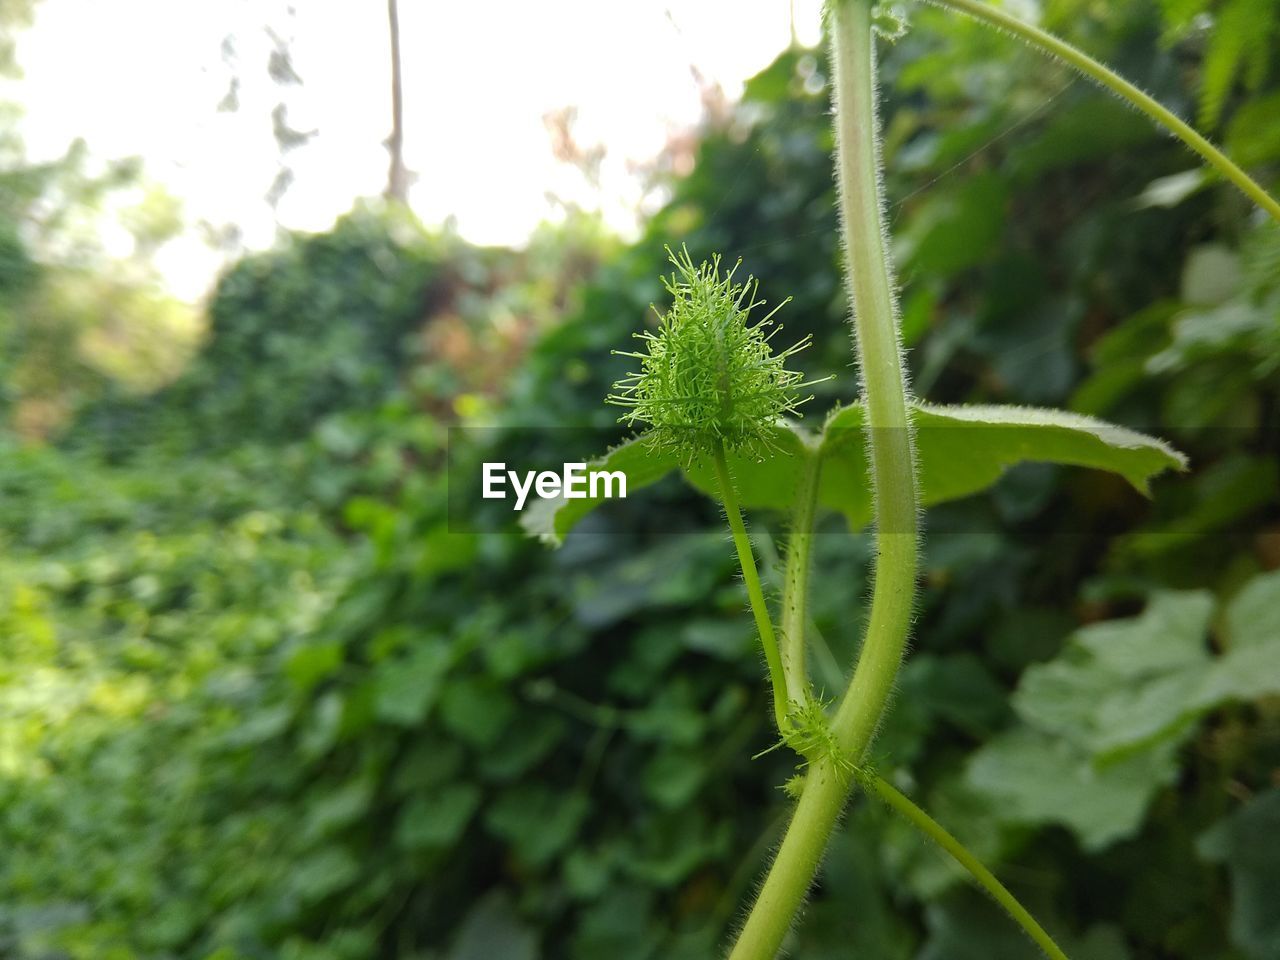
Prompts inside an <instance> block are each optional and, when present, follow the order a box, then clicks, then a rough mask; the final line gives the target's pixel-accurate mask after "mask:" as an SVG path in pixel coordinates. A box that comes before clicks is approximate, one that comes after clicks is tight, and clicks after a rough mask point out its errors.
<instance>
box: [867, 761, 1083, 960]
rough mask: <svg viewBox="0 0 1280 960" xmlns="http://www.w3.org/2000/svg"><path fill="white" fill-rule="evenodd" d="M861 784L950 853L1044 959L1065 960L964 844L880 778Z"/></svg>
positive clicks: (874, 777)
mask: <svg viewBox="0 0 1280 960" xmlns="http://www.w3.org/2000/svg"><path fill="white" fill-rule="evenodd" d="M865 784H866V786H867V789H869V790H874V791H875V793H876V795H877V796H879V797H880V799H881V800H883V801H884V802H885V803H887V804H888V805H889V806H890V807H892V808H893V809H894V810H895V811H897V812H898V813H899V814H901V815H902V816H903V817H904V818H906V820H907V821H909V822H910V823H911V825H912V826H914V827H916V828H917V829H918V830H920V831H921V832H922V833H924V834H925V835H927V836H928V837H929V838H930V839H932V840H933V841H934V842H935V843H936V844H937V845H938V846H940V847H941V848H942V849H943V850H945V851H946V852H947V853H949V854H951V856H952V857H953V858H954V859H955V861H956V863H958V864H960V866H962V867H964V868H965V869H966V870H968V871H969V873H970V875H971V876H972V877H973V879H974V880H976V881H977V882H978V884H979V885H980V886H981V887H982V889H983V890H985V891H986V892H987V893H988V894H989V895H990V896H991V899H993V900H994V901H995V902H996V903H997V904H999V905H1000V906H1001V907H1002V908H1003V909H1004V911H1005V912H1006V913H1007V914H1009V916H1010V917H1012V918H1013V920H1014V922H1015V923H1017V924H1018V926H1020V927H1022V929H1023V930H1024V931H1025V932H1026V934H1027V936H1029V937H1030V938H1031V939H1032V940H1034V941H1035V942H1036V945H1037V946H1038V947H1039V948H1040V949H1041V950H1043V951H1044V952H1045V955H1046V956H1049V957H1052V958H1053V960H1067V955H1066V954H1065V953H1063V952H1062V948H1061V947H1059V946H1058V945H1057V944H1056V943H1054V942H1053V938H1052V937H1050V936H1049V934H1047V933H1046V932H1045V930H1044V927H1042V926H1040V924H1038V923H1036V920H1035V917H1033V916H1031V914H1030V913H1028V912H1027V909H1026V908H1025V907H1024V906H1023V905H1022V904H1020V903H1019V902H1018V900H1017V898H1016V897H1015V896H1014V895H1013V894H1012V893H1010V892H1009V890H1008V888H1007V887H1005V885H1004V884H1003V883H1001V882H1000V881H999V880H997V879H996V876H995V874H993V873H992V872H991V871H990V870H988V869H987V868H986V867H984V866H983V865H982V863H981V862H980V861H979V860H978V858H977V857H975V856H974V855H973V854H972V853H970V852H969V851H968V850H966V849H965V847H964V844H962V843H961V842H960V841H959V840H957V839H956V838H955V837H953V836H952V835H951V834H949V833H947V831H946V830H945V829H944V828H943V826H942V825H941V824H940V823H938V821H936V820H934V819H933V818H932V817H931V816H929V815H928V814H927V813H925V812H924V811H923V810H921V809H920V808H919V807H917V806H916V805H915V804H914V803H912V802H911V799H910V798H909V797H907V796H906V794H904V793H902V792H900V791H899V790H898V789H897V788H895V787H894V786H893V785H892V784H890V783H889V782H888V781H886V780H884V779H883V778H881V777H878V776H874V775H873V776H871V777H868V778H867V779H866V781H865Z"/></svg>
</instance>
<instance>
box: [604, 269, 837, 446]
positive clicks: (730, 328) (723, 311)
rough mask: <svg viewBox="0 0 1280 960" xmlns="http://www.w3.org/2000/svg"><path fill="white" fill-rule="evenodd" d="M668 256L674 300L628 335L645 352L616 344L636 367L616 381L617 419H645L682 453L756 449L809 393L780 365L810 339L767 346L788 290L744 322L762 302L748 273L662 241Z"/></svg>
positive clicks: (652, 435)
mask: <svg viewBox="0 0 1280 960" xmlns="http://www.w3.org/2000/svg"><path fill="white" fill-rule="evenodd" d="M667 255H668V256H669V257H670V259H671V262H672V263H673V264H674V265H675V268H676V269H675V272H674V273H672V275H671V276H670V277H664V278H663V285H664V286H665V287H666V289H667V292H668V293H670V294H671V297H672V303H671V308H670V309H669V310H668V311H667V312H666V313H665V314H659V323H658V330H657V332H656V333H649V332H647V331H646V332H645V333H637V334H633V336H635V337H636V338H637V339H640V340H644V341H645V343H646V346H647V348H648V352H647V353H628V352H624V351H621V350H615V351H614V353H618V354H621V355H622V356H627V357H634V358H636V359H637V360H639V361H640V372H638V373H631V374H628V375H627V376H626V377H625V378H624V379H622V380H620V381H618V382H617V383H616V384H614V391H615V393H613V394H611V395H610V396H609V397H608V398H607V402H609V403H612V404H616V405H617V406H621V407H626V408H627V410H626V413H624V414H623V415H622V416H621V417H620V418H619V421H620V422H624V423H627V424H629V425H631V426H638V425H648V427H649V432H648V434H647V436H648V438H649V441H650V442H651V443H652V444H654V445H655V446H656V447H660V448H663V449H669V450H674V451H676V452H677V453H678V454H679V456H680V457H681V458H682V459H684V460H686V461H689V460H692V459H694V458H696V457H698V456H700V455H702V454H705V453H710V452H712V451H714V450H715V449H717V445H719V444H723V446H724V448H725V449H726V450H738V451H743V450H745V451H747V452H749V453H753V454H755V455H758V456H763V455H764V454H765V453H766V452H767V451H768V449H769V446H770V435H771V432H772V428H773V427H774V425H775V424H776V423H777V421H778V418H779V417H782V416H784V415H787V414H794V415H797V416H798V415H799V411H798V408H799V406H800V405H801V404H802V403H804V402H805V401H807V400H811V399H813V398H812V396H806V397H801V396H800V392H799V391H800V390H801V389H803V388H804V387H806V386H810V385H811V383H807V382H803V381H804V374H802V373H799V372H797V371H794V370H788V369H787V368H786V362H787V359H788V358H789V357H791V356H793V355H794V354H796V353H799V352H800V351H801V350H803V349H805V348H806V347H807V346H809V342H810V339H811V338H809V337H805V338H804V339H803V340H801V341H800V342H799V343H796V344H794V345H792V346H790V347H788V348H787V349H786V350H783V351H781V352H779V353H774V352H773V348H772V347H771V346H770V343H769V341H770V340H771V339H772V338H773V337H774V335H775V334H777V333H778V332H779V331H780V330H781V329H782V327H781V325H776V326H775V325H774V324H773V316H774V314H776V313H777V312H778V310H780V309H781V308H782V307H783V306H785V305H786V303H787V302H789V300H790V297H788V298H787V300H784V301H783V302H782V303H780V304H778V306H777V307H775V308H774V309H773V310H772V311H771V312H770V313H769V314H768V315H767V316H765V317H764V319H762V320H761V321H760V322H759V323H755V324H751V323H750V322H749V319H750V314H751V311H752V310H753V309H755V308H757V307H761V306H764V301H762V300H757V299H756V292H757V289H758V284H757V283H756V280H755V279H754V278H752V277H749V278H747V282H746V283H743V284H735V283H734V282H733V275H734V273H735V272H736V270H737V266H735V267H734V269H733V270H730V271H729V273H728V274H727V275H726V276H724V277H721V276H720V258H719V256H715V257H713V258H712V260H711V262H710V263H706V262H704V263H703V264H702V265H701V266H699V267H695V266H694V265H693V261H692V260H691V259H690V257H689V251H688V250H687V249H682V250H681V253H680V255H679V256H677V255H675V254H674V253H672V252H671V249H670V248H668V249H667ZM654 310H655V312H657V308H656V307H655V308H654ZM769 327H772V328H773V329H772V330H768V328H769ZM766 331H767V332H766Z"/></svg>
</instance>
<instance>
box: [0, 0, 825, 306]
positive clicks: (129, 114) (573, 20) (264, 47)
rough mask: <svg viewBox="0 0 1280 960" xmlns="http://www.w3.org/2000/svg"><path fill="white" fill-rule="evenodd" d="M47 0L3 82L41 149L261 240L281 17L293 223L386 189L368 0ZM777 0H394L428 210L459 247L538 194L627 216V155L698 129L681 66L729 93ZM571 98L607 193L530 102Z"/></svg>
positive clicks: (209, 265) (519, 221) (780, 36)
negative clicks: (140, 176) (603, 153)
mask: <svg viewBox="0 0 1280 960" xmlns="http://www.w3.org/2000/svg"><path fill="white" fill-rule="evenodd" d="M819 7H820V0H794V11H795V12H794V16H795V27H796V31H797V34H798V36H799V38H800V40H801V41H802V42H804V43H810V44H812V43H816V42H817V40H818V30H819V12H818V10H819ZM282 8H283V4H282V3H279V2H278V0H271V2H265V0H112V2H110V3H107V2H103V0H43V2H42V3H41V4H40V6H38V7H37V19H36V23H35V25H34V27H32V28H31V29H30V30H28V31H26V32H24V33H23V34H22V35H20V37H19V42H18V54H19V60H20V63H21V65H22V67H23V70H24V72H25V76H24V78H23V80H22V81H20V83H19V84H18V85H17V87H16V90H15V93H16V98H17V99H19V100H20V101H21V102H22V103H23V105H24V107H25V110H26V116H25V118H24V120H23V125H22V133H23V136H24V138H25V141H26V144H27V148H28V154H29V156H30V158H31V159H33V160H40V159H48V158H52V157H55V156H58V155H60V154H61V153H62V152H63V151H64V150H65V149H66V147H67V146H68V144H69V143H70V142H71V140H72V139H73V138H75V137H77V136H81V137H84V138H85V140H87V141H88V144H89V147H90V150H91V151H92V153H93V154H94V155H95V156H97V157H100V158H104V159H105V158H116V157H123V156H130V155H140V156H141V157H143V158H144V160H145V162H146V172H147V175H148V176H149V177H151V178H153V179H155V180H158V181H160V182H161V183H163V184H165V185H166V186H167V187H168V188H169V190H170V191H171V192H172V193H174V194H175V195H176V196H178V197H179V198H181V199H182V201H183V203H184V210H185V215H186V218H187V220H188V221H189V222H191V223H194V222H196V221H198V220H200V219H206V220H209V221H210V222H213V223H216V224H225V223H228V222H231V223H235V224H237V225H238V226H239V227H240V229H241V230H242V231H243V236H244V240H245V242H246V243H247V244H248V245H249V246H251V247H265V246H267V245H269V244H270V243H271V241H272V239H273V237H274V234H275V221H274V219H273V218H272V215H271V211H270V209H269V208H268V206H267V205H266V203H265V201H264V200H263V196H264V194H265V193H266V191H267V189H268V187H269V186H270V184H271V181H272V179H273V178H274V177H275V174H276V170H277V160H276V156H277V153H276V145H275V142H274V140H273V139H272V136H271V121H270V113H271V109H272V107H273V106H274V105H275V103H277V102H278V100H279V99H280V96H281V92H280V90H279V88H276V87H274V86H273V85H272V84H271V82H270V81H269V79H268V78H267V74H266V58H267V53H268V51H269V50H270V48H271V44H270V41H269V40H268V38H267V36H266V34H265V32H264V29H263V26H264V24H265V23H266V22H267V21H270V22H272V23H273V24H274V25H276V26H277V28H279V27H281V26H283V27H285V28H286V29H289V28H290V24H291V29H292V32H293V34H294V42H293V44H292V54H293V63H294V67H295V69H296V70H297V72H298V74H299V75H300V76H301V77H302V79H303V81H304V85H303V86H302V87H300V88H293V89H292V90H291V91H288V92H287V93H286V94H285V96H286V98H287V103H288V104H289V108H290V112H289V122H290V125H291V126H293V127H295V128H297V129H304V130H310V129H313V128H314V129H318V130H319V135H318V136H317V137H316V138H315V139H313V140H312V141H311V142H310V143H309V144H308V145H306V146H305V147H303V148H301V149H299V150H297V151H295V152H294V153H293V154H291V155H290V158H289V159H290V164H291V166H292V167H293V169H294V172H295V174H296V176H297V179H296V181H295V183H294V185H293V186H292V187H291V188H290V189H289V191H288V193H287V194H286V195H285V198H284V200H283V201H282V203H281V205H280V210H279V214H280V219H281V221H282V223H283V224H284V225H285V226H287V227H290V228H296V229H304V230H322V229H325V228H327V227H328V226H329V225H330V224H332V222H333V220H334V218H335V217H336V216H338V215H339V214H341V213H343V212H345V211H346V210H348V209H349V208H350V207H351V204H352V202H353V200H354V199H356V198H357V197H361V196H372V195H377V194H379V193H381V191H382V189H383V186H384V183H385V178H386V170H387V153H386V150H385V149H384V147H383V146H382V143H383V141H384V139H385V138H386V136H387V134H388V133H389V131H390V109H391V108H390V93H389V82H390V81H389V69H390V68H389V46H388V34H387V11H386V4H385V3H384V2H382V0H296V8H297V12H296V17H295V18H294V19H293V20H292V21H290V20H288V19H287V18H286V17H284V16H283V15H282ZM791 8H792V3H790V2H789V0H539V2H530V0H500V2H499V0H495V2H465V0H401V2H400V20H401V48H402V55H403V61H404V67H403V70H404V88H405V126H406V143H405V155H406V162H407V163H408V166H409V168H410V169H411V170H413V171H414V172H416V173H417V174H418V176H419V181H418V183H417V185H416V186H415V188H414V190H413V193H412V195H411V197H410V200H411V203H412V205H413V207H414V209H415V210H416V211H417V212H418V214H419V215H420V216H421V217H422V218H423V220H424V221H426V222H427V223H431V224H439V223H442V222H443V221H444V220H445V218H446V217H448V216H451V215H452V216H453V217H455V218H456V221H457V225H458V229H459V230H460V232H461V233H462V234H463V235H464V236H465V237H467V238H468V239H470V240H472V241H474V242H477V243H484V244H491V243H505V244H519V243H520V242H521V241H523V240H524V238H526V237H527V236H528V234H529V232H530V231H531V230H532V228H533V227H534V226H536V224H537V223H538V222H539V221H541V220H543V219H546V218H547V217H548V216H549V215H550V213H551V212H552V206H551V205H550V203H549V202H548V200H547V197H546V194H547V192H548V191H553V192H555V193H557V194H559V195H560V196H562V197H566V198H569V199H574V200H577V201H579V202H585V203H587V204H588V205H592V204H594V203H596V202H597V201H599V203H600V205H601V206H602V208H603V211H604V213H605V215H606V218H607V220H608V222H609V223H610V224H611V225H613V226H614V227H615V228H616V229H619V230H621V231H624V232H625V231H626V230H628V229H629V228H632V227H633V226H634V220H635V213H636V202H637V200H638V198H639V195H640V190H639V183H638V181H637V179H636V178H635V177H634V176H633V175H632V174H631V173H629V170H628V165H629V162H632V163H634V162H636V161H640V162H643V161H646V160H649V159H651V158H652V157H653V156H654V155H656V154H657V153H658V152H659V151H660V150H661V148H662V146H663V144H664V142H665V141H666V138H667V136H668V135H669V134H670V133H672V132H675V131H679V130H681V129H685V128H687V127H688V126H689V125H691V124H693V123H695V122H696V121H697V119H698V117H699V114H700V109H701V108H700V101H699V90H698V87H697V85H696V83H695V82H694V80H693V78H692V75H691V73H690V69H689V68H690V65H691V64H692V65H695V66H696V67H697V68H698V70H699V71H700V72H701V73H702V75H703V76H704V77H705V78H707V79H708V80H710V81H713V82H718V83H719V84H720V85H721V86H722V87H723V89H724V90H725V92H726V93H727V94H728V95H729V96H730V97H732V98H736V97H737V96H738V95H739V94H740V93H741V89H742V83H743V81H744V80H745V79H746V78H748V77H750V76H751V75H752V74H754V73H755V72H757V71H758V70H760V69H761V68H762V67H764V66H766V65H767V64H768V63H769V62H770V61H771V60H772V59H773V57H774V56H776V55H777V53H778V52H779V51H780V50H781V49H782V48H783V47H785V46H786V44H787V42H788V41H789V39H790V31H791V23H792V19H791V18H792V9H791ZM228 34H235V35H236V37H237V43H238V47H237V52H238V59H239V63H238V66H237V70H238V72H239V74H240V75H241V77H242V81H243V82H242V86H241V96H240V101H241V106H240V109H239V111H238V112H235V113H218V112H217V110H216V106H217V104H218V102H219V101H220V100H221V99H222V97H223V95H224V93H225V92H226V90H227V84H228V80H229V77H230V75H231V73H230V70H229V68H228V66H227V65H226V64H225V63H224V62H223V60H222V56H221V45H222V40H223V38H224V37H225V36H227V35H228ZM570 105H572V106H576V107H577V108H578V122H577V126H576V127H575V136H576V137H577V138H578V140H579V142H581V143H583V144H584V145H591V144H594V143H602V144H604V145H605V146H606V147H607V149H608V156H607V159H606V161H605V165H604V169H603V177H602V180H603V191H602V196H600V197H596V198H593V197H592V195H591V194H590V192H589V191H588V190H587V189H586V187H585V184H584V183H583V182H582V178H581V177H580V176H579V175H578V174H577V173H576V172H575V171H573V170H572V169H570V168H567V167H565V166H564V165H563V164H560V163H558V162H557V161H556V160H555V158H554V157H553V156H552V153H551V149H550V139H549V137H548V134H547V131H546V129H545V127H544V125H543V120H542V118H543V115H544V114H545V113H547V112H548V111H551V110H555V109H558V108H562V107H566V106H570ZM218 263H219V260H218V257H217V255H216V254H214V253H213V252H212V251H210V250H209V249H208V248H206V247H204V246H203V243H202V241H200V240H199V239H198V238H197V237H196V236H195V235H194V234H193V235H191V236H188V237H184V238H182V239H181V240H179V241H176V242H174V243H172V244H170V245H169V247H168V248H166V249H165V250H164V251H162V252H161V255H160V267H161V269H162V270H163V271H164V274H165V276H166V277H167V278H168V280H169V282H170V284H171V286H172V287H173V288H174V290H175V292H177V293H179V294H180V295H183V296H186V297H191V298H194V297H197V296H199V295H200V294H201V293H202V292H203V291H204V289H205V287H206V286H207V284H208V282H209V280H210V278H211V276H212V274H213V272H214V271H215V270H216V268H217V266H218Z"/></svg>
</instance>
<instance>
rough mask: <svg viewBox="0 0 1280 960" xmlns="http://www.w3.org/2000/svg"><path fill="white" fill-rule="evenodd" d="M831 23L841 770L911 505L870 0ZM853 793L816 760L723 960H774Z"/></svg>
mask: <svg viewBox="0 0 1280 960" xmlns="http://www.w3.org/2000/svg"><path fill="white" fill-rule="evenodd" d="M831 18H832V19H831V61H832V64H833V66H834V71H835V76H834V90H835V108H836V109H835V115H836V118H835V125H836V153H837V158H836V160H837V162H836V174H837V181H838V184H839V194H840V212H841V223H842V231H843V240H844V250H845V256H846V258H847V272H848V277H847V281H848V286H849V293H850V300H851V302H852V305H853V313H854V341H855V349H856V354H857V358H858V361H859V363H860V367H861V373H862V387H863V394H864V401H865V403H866V408H867V428H868V429H867V435H868V439H869V442H868V454H869V458H870V462H871V479H872V486H873V489H874V493H875V504H876V547H877V551H876V570H875V587H874V590H873V593H872V600H871V615H870V620H869V623H868V626H867V635H866V639H865V641H864V643H863V646H862V653H861V656H860V657H859V659H858V666H857V669H856V670H855V671H854V676H853V680H852V681H851V682H850V684H849V688H848V690H846V691H845V695H844V698H843V699H842V701H841V703H840V707H839V709H838V711H837V713H836V717H835V720H834V723H833V727H832V729H833V732H834V734H835V736H836V739H837V741H838V743H839V746H840V748H841V750H842V751H844V753H845V756H844V758H843V759H844V760H845V762H848V761H852V762H853V763H858V762H859V761H860V760H861V758H862V756H863V754H865V753H866V750H867V747H868V745H869V744H870V742H871V738H872V737H873V736H874V734H875V731H876V726H877V725H878V723H879V721H880V715H881V714H882V713H883V712H884V707H885V704H886V702H887V701H888V698H889V693H890V691H891V689H892V687H893V678H894V676H895V675H896V673H897V670H898V666H899V664H900V663H901V661H902V652H903V649H904V647H905V645H906V638H907V630H908V628H909V626H910V620H911V608H912V603H913V600H914V596H915V579H916V565H917V556H916V553H917V542H916V522H917V521H916V512H917V499H916V477H915V458H914V454H913V449H912V445H913V441H912V436H911V429H910V420H909V417H908V412H907V387H906V378H905V375H904V370H903V363H902V351H901V347H900V345H899V338H898V324H897V309H896V302H895V300H894V292H893V280H892V279H891V277H890V266H889V259H888V249H887V244H886V241H885V230H884V216H883V209H884V203H883V199H882V197H881V195H880V174H879V171H880V157H879V144H878V141H877V138H876V115H875V50H874V46H873V38H872V33H871V0H832V3H831ZM849 786H850V784H849V781H848V778H847V777H846V776H845V775H843V774H842V772H841V769H840V762H839V760H838V759H837V758H835V757H823V758H821V759H820V760H819V761H818V762H816V763H814V764H813V765H812V767H811V768H810V770H809V775H808V777H807V778H806V782H805V786H804V792H803V793H802V794H801V797H800V802H799V803H798V804H797V806H796V812H795V814H794V816H793V817H792V819H791V824H790V826H789V827H788V828H787V834H786V836H785V837H784V838H783V841H782V846H781V847H780V848H779V849H778V855H777V857H776V859H775V860H774V862H773V865H772V867H771V868H770V870H769V875H768V877H766V879H765V882H764V886H763V887H762V888H761V890H760V896H759V898H758V899H757V901H756V903H755V906H754V907H753V908H752V911H751V914H750V916H749V917H748V918H747V922H746V924H745V926H744V927H743V929H742V933H741V934H740V935H739V938H738V942H737V944H736V945H735V947H734V949H733V953H732V955H731V960H772V958H773V957H775V956H777V953H778V950H779V948H780V947H781V945H782V940H783V938H784V937H785V936H786V933H787V930H788V929H789V928H790V926H791V923H792V921H793V919H794V917H795V914H796V911H797V910H799V908H800V904H801V903H802V902H803V900H804V896H805V893H806V892H807V891H808V888H809V885H810V884H811V883H812V882H813V877H814V874H815V873H816V872H817V869H818V865H819V862H820V861H821V858H822V854H823V851H824V850H825V849H826V846H827V840H828V838H829V837H830V835H831V830H832V828H833V827H834V826H835V822H836V820H837V818H838V817H839V816H840V812H841V810H842V809H843V808H844V804H845V801H846V799H847V798H848V793H849Z"/></svg>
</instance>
